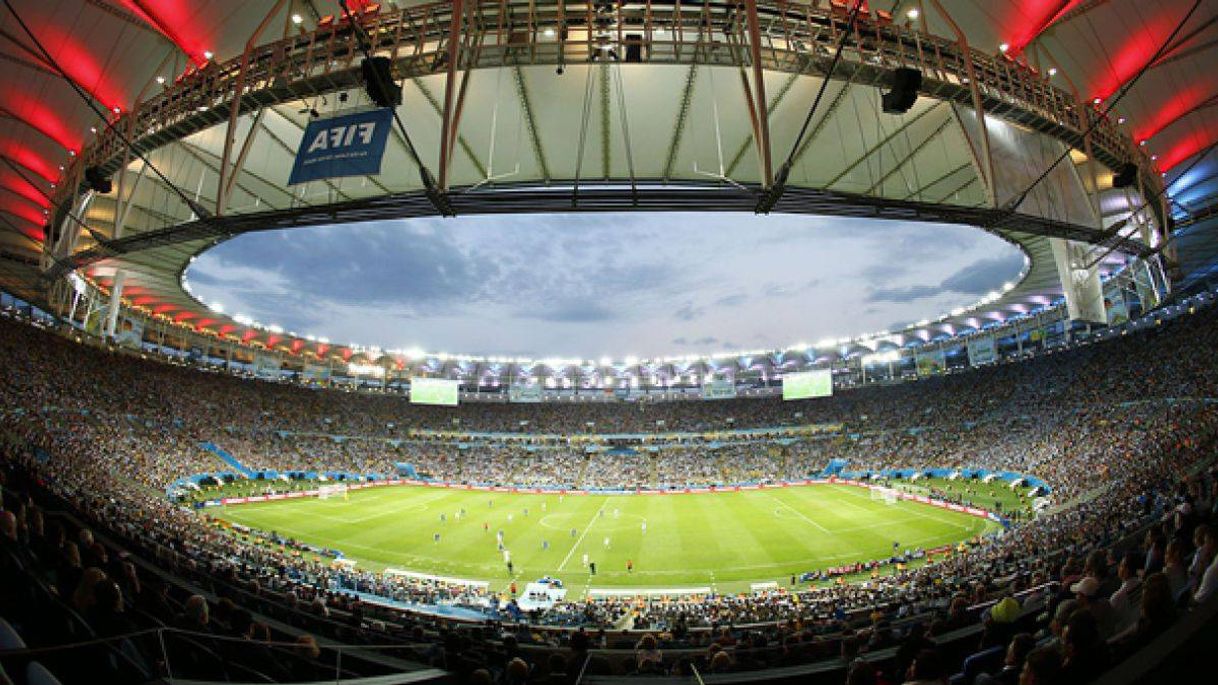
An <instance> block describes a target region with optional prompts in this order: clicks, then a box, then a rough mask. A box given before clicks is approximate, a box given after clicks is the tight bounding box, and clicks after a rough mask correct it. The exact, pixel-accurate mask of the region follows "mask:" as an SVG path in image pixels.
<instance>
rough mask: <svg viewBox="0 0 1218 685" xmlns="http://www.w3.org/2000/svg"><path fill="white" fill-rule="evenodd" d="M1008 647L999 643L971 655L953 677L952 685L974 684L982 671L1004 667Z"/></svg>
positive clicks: (989, 671)
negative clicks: (1003, 660) (1003, 661)
mask: <svg viewBox="0 0 1218 685" xmlns="http://www.w3.org/2000/svg"><path fill="white" fill-rule="evenodd" d="M1005 654H1006V647H1005V646H1002V645H999V646H997V647H990V648H989V649H986V650H983V651H980V652H977V653H976V654H972V655H970V656H969V657H968V658H966V659H965V660H964V664H963V666H962V667H961V669H960V672H959V673H957V674H955V675H953V676H952V677H951V680H950V683H951V685H972V682H973V681H974V680H976V678H977V676H978V675H980V674H982V673H993V672H995V671H997V670H999V669H1000V668H1002V659H1003V656H1004V655H1005Z"/></svg>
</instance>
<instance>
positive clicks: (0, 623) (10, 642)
mask: <svg viewBox="0 0 1218 685" xmlns="http://www.w3.org/2000/svg"><path fill="white" fill-rule="evenodd" d="M0 649H25V640H23V639H21V636H20V635H18V634H17V630H16V629H15V628H13V626H12V624H10V623H9V622H8V621H7V620H5V619H3V618H0Z"/></svg>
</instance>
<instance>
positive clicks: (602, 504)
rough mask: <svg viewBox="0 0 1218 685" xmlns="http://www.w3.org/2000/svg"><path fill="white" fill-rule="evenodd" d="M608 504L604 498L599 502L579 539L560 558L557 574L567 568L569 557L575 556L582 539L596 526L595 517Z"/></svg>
mask: <svg viewBox="0 0 1218 685" xmlns="http://www.w3.org/2000/svg"><path fill="white" fill-rule="evenodd" d="M608 504H609V498H608V497H606V498H605V501H604V502H601V508H600V509H597V510H596V513H595V514H593V515H592V520H591V521H588V526H587V527H586V528H584V532H583V534H582V535H580V536H579V539H578V540H576V541H575V544H574V545H571V549H570V550H569V551H568V552H567V556H565V557H563V558H562V563H561V564H559V565H558V572H560V573H561V572H562V570H563V568H565V567H566V566H567V562H568V561H570V560H571V555H572V554H575V550H576V549H577V548H578V547H579V546H580V544H581V543H582V542H583V541H584V538H586V537H588V531H590V530H592V526H594V525H596V519H597V517H599V516H600V515H601V512H602V511H604V510H605V507H606V506H608Z"/></svg>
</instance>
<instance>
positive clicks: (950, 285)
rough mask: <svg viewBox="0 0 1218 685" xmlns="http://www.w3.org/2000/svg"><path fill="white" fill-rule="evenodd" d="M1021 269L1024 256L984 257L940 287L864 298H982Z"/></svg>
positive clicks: (889, 290) (885, 290) (894, 290)
mask: <svg viewBox="0 0 1218 685" xmlns="http://www.w3.org/2000/svg"><path fill="white" fill-rule="evenodd" d="M1021 268H1023V253H1021V252H1016V253H1013V254H1009V255H1002V256H999V257H986V258H983V259H979V260H977V261H975V262H973V263H972V264H969V265H968V266H966V267H964V268H963V269H960V270H959V271H957V272H955V273H953V274H952V275H950V276H948V277H947V278H945V279H943V281H942V282H941V283H940V284H939V285H911V286H906V287H897V288H877V289H874V290H872V291H871V293H870V294H869V295H868V296H867V301H868V302H913V301H914V300H920V299H924V298H928V297H935V296H937V295H942V294H945V293H959V294H961V295H984V294H986V293H988V292H990V291H992V290H997V289H998V288H999V287H1001V285H1002V283H1003V282H1005V281H1008V280H1011V279H1013V278H1014V277H1015V275H1016V274H1018V273H1019V270H1020V269H1021Z"/></svg>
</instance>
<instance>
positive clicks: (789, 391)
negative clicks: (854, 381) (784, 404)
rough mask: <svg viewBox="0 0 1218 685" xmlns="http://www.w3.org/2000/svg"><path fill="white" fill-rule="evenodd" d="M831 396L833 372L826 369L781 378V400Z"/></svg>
mask: <svg viewBox="0 0 1218 685" xmlns="http://www.w3.org/2000/svg"><path fill="white" fill-rule="evenodd" d="M832 394H833V372H832V371H830V370H828V369H816V370H814V371H800V372H799V373H788V374H784V375H783V377H782V399H784V400H803V399H808V398H809V397H829V396H830V395H832Z"/></svg>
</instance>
